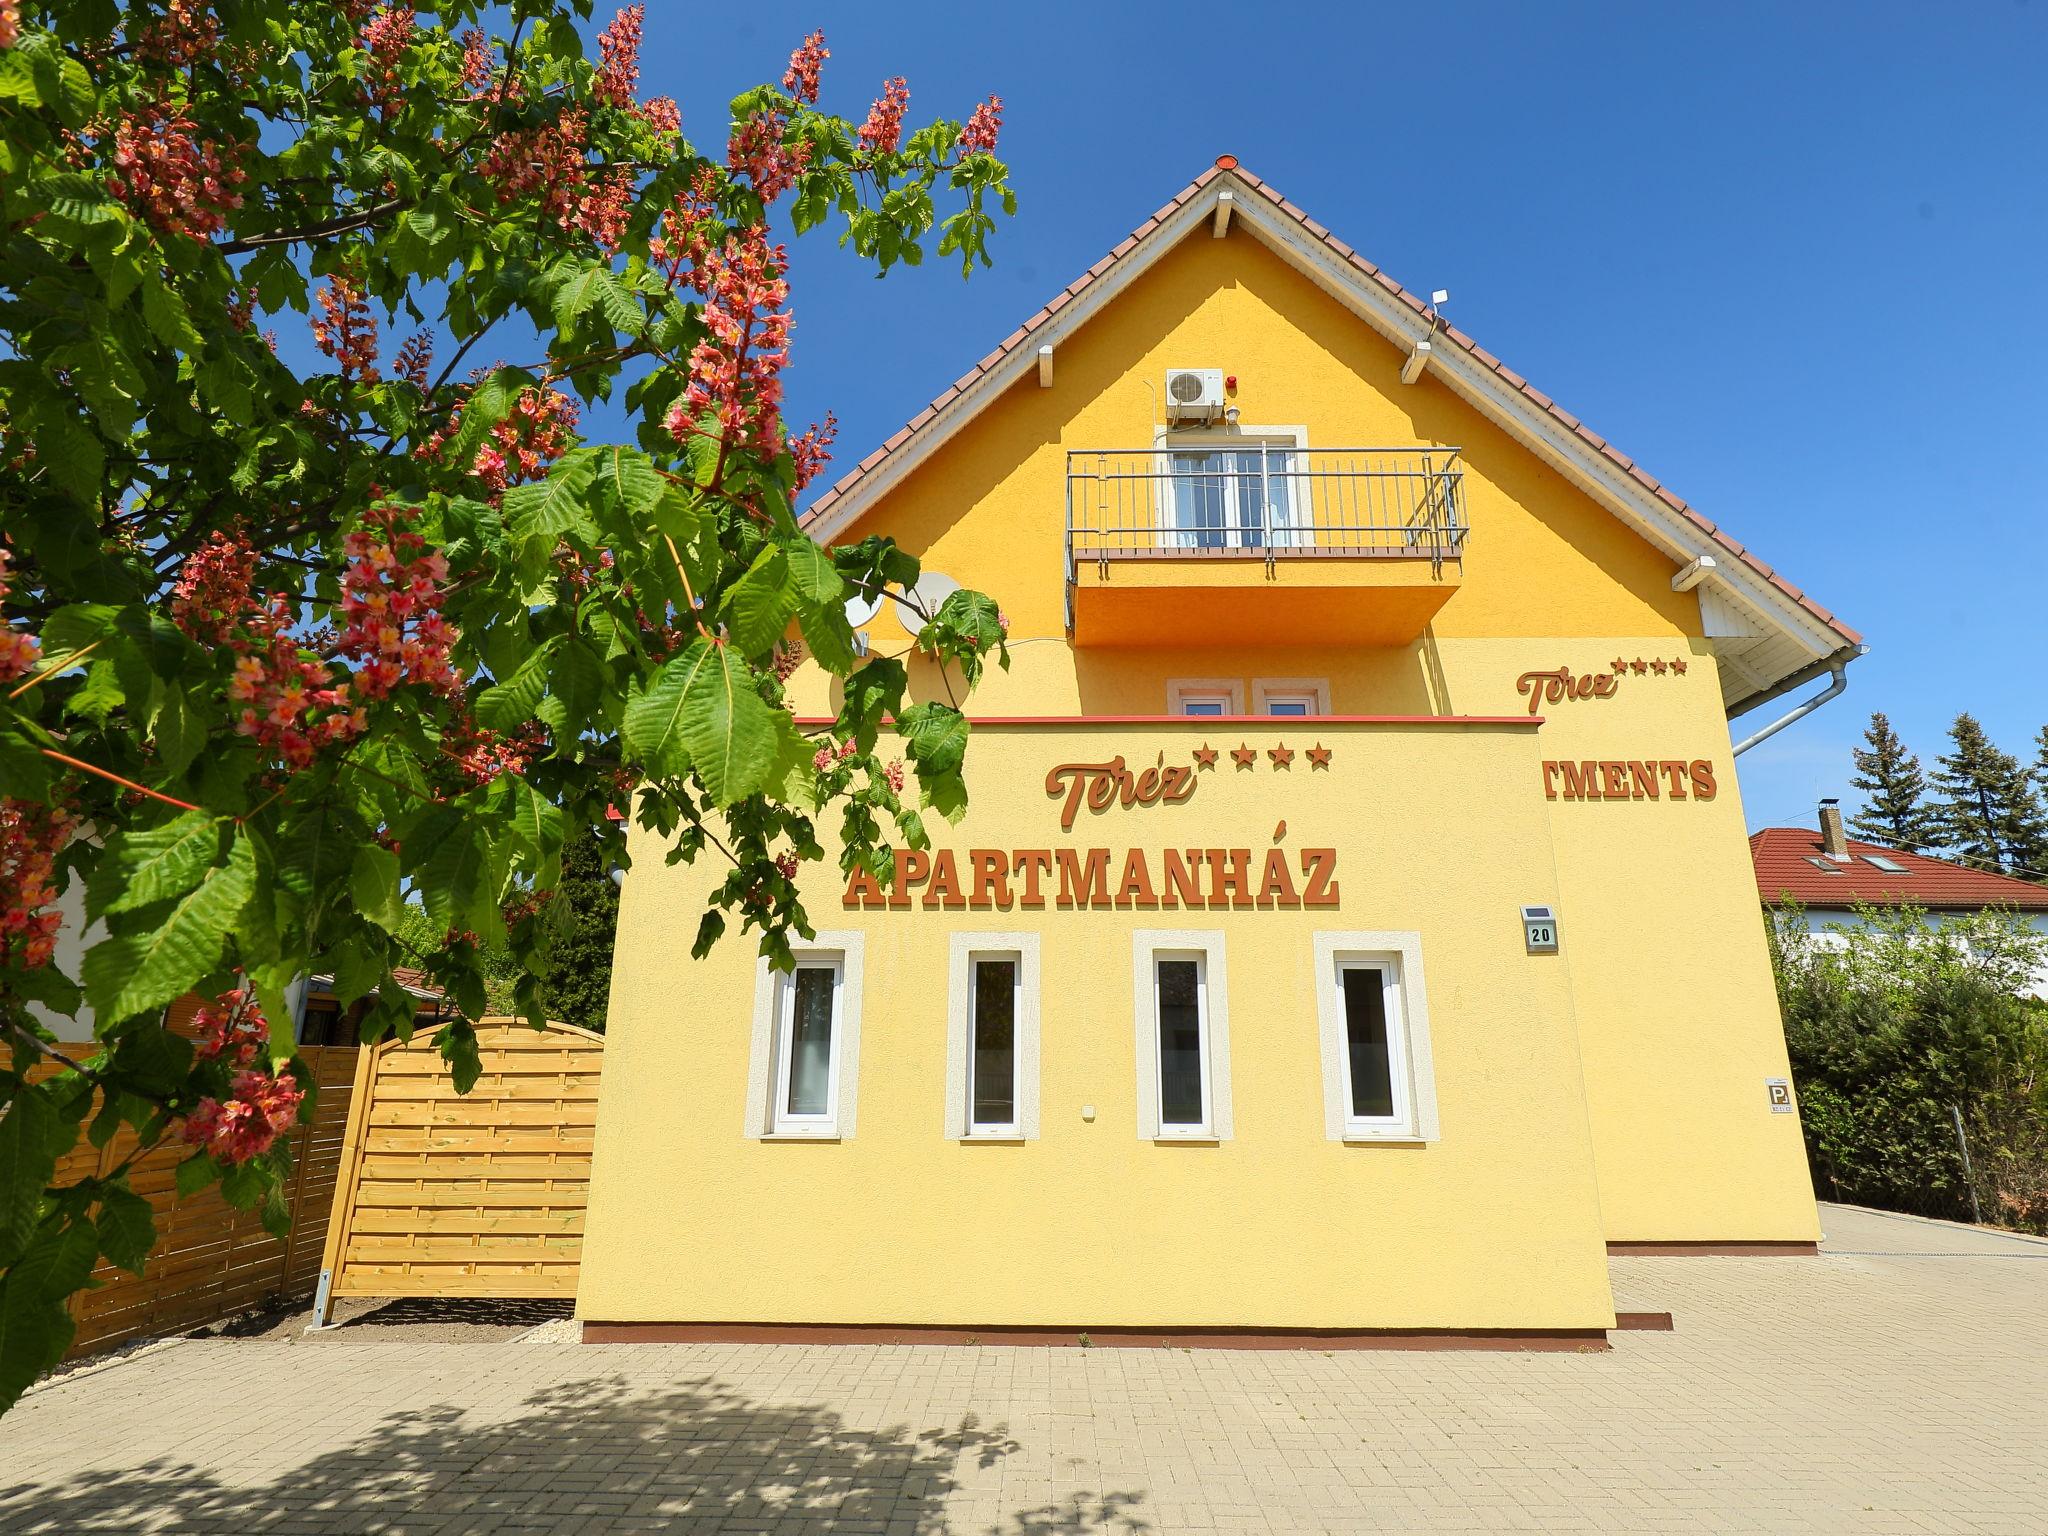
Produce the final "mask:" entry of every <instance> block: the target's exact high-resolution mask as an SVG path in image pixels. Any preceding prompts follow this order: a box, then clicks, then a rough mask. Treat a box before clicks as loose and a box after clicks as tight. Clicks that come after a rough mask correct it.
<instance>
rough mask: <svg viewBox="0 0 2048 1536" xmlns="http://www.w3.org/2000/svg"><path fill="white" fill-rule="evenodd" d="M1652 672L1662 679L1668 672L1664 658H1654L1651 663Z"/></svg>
mask: <svg viewBox="0 0 2048 1536" xmlns="http://www.w3.org/2000/svg"><path fill="white" fill-rule="evenodd" d="M1650 670H1651V671H1652V672H1654V673H1656V674H1657V675H1658V676H1659V677H1662V676H1663V675H1664V673H1665V671H1666V670H1667V669H1666V667H1665V665H1664V658H1663V657H1662V656H1658V657H1654V658H1652V660H1651V662H1650Z"/></svg>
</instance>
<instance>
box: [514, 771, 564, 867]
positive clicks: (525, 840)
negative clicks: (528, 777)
mask: <svg viewBox="0 0 2048 1536" xmlns="http://www.w3.org/2000/svg"><path fill="white" fill-rule="evenodd" d="M513 784H514V788H513V802H512V836H513V838H514V840H515V841H517V842H518V844H519V845H520V847H522V848H524V849H526V850H527V851H528V852H529V853H531V854H532V855H533V859H534V861H535V863H537V864H546V863H552V862H553V861H554V860H555V859H556V858H557V857H558V856H559V855H560V853H561V851H562V835H563V832H564V829H565V819H564V817H563V815H562V808H561V807H560V806H558V805H556V804H555V803H554V802H552V801H551V800H548V799H547V798H545V797H544V796H543V795H541V793H540V792H539V791H538V790H536V789H535V788H534V787H533V786H532V785H531V784H528V783H527V782H526V781H525V780H524V779H517V780H514V781H513Z"/></svg>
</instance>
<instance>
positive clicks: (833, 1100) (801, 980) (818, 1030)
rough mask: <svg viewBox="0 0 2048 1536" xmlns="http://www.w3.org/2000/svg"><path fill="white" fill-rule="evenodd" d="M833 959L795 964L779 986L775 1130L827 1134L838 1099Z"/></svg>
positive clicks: (836, 989)
mask: <svg viewBox="0 0 2048 1536" xmlns="http://www.w3.org/2000/svg"><path fill="white" fill-rule="evenodd" d="M841 975H842V972H841V967H840V964H839V962H838V961H837V960H836V959H833V960H811V959H806V960H802V961H799V962H798V964H797V968H796V970H795V971H794V972H792V973H791V974H790V976H789V977H788V979H787V980H786V981H785V982H784V983H783V986H782V997H781V1004H782V1006H781V1017H780V1019H779V1020H778V1024H777V1031H776V1033H777V1040H776V1059H777V1071H776V1085H775V1115H774V1127H775V1129H776V1130H778V1131H812V1132H820V1131H823V1132H829V1131H830V1130H832V1128H833V1126H834V1122H835V1121H836V1119H837V1105H838V1097H839V1050H840V1038H839V1037H840V1027H839V1013H840V981H841Z"/></svg>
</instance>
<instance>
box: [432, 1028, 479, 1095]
mask: <svg viewBox="0 0 2048 1536" xmlns="http://www.w3.org/2000/svg"><path fill="white" fill-rule="evenodd" d="M434 1044H435V1045H437V1046H439V1047H440V1048H441V1059H442V1060H443V1061H445V1062H447V1063H448V1071H449V1075H450V1076H451V1077H453V1078H454V1079H455V1091H456V1092H457V1093H467V1092H469V1090H470V1089H472V1088H474V1087H475V1086H476V1080H477V1079H478V1078H479V1077H481V1076H482V1075H483V1070H484V1064H483V1057H482V1056H481V1054H480V1053H479V1052H478V1050H477V1044H476V1031H475V1030H474V1029H473V1028H471V1027H470V1024H469V1021H468V1020H466V1019H454V1020H452V1021H450V1022H449V1023H447V1024H444V1025H442V1026H441V1028H440V1030H439V1031H438V1032H437V1033H436V1034H435V1035H434Z"/></svg>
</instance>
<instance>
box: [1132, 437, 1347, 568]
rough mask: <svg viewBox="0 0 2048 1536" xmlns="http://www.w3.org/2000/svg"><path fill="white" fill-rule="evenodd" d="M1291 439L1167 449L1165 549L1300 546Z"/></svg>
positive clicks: (1305, 536) (1303, 541) (1305, 537)
mask: <svg viewBox="0 0 2048 1536" xmlns="http://www.w3.org/2000/svg"><path fill="white" fill-rule="evenodd" d="M1297 446H1298V445H1297V443H1296V442H1295V440H1293V439H1279V438H1275V439H1270V440H1254V441H1251V442H1245V441H1244V440H1243V439H1239V438H1233V439H1232V441H1231V443H1230V444H1229V445H1228V446H1215V447H1211V446H1208V445H1202V444H1194V443H1186V444H1181V443H1173V442H1169V443H1167V444H1166V447H1165V452H1164V453H1163V454H1162V455H1161V458H1162V461H1163V462H1162V466H1161V467H1162V470H1163V473H1164V478H1165V481H1166V486H1165V493H1166V494H1165V503H1166V508H1165V510H1166V528H1165V529H1164V530H1162V532H1163V533H1164V534H1165V537H1164V538H1162V539H1161V541H1160V542H1161V544H1162V546H1163V547H1165V548H1168V549H1217V550H1225V549H1230V550H1255V551H1256V550H1264V549H1268V548H1275V549H1289V548H1301V547H1305V546H1306V545H1307V544H1309V542H1310V536H1309V529H1308V527H1307V526H1306V524H1307V519H1306V518H1299V519H1298V518H1297V516H1296V511H1295V506H1296V502H1297V500H1298V499H1299V498H1298V497H1297V495H1296V491H1297V488H1298V485H1299V467H1298V458H1299V455H1298V454H1297V452H1296V449H1297Z"/></svg>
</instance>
